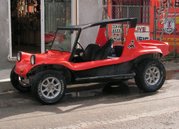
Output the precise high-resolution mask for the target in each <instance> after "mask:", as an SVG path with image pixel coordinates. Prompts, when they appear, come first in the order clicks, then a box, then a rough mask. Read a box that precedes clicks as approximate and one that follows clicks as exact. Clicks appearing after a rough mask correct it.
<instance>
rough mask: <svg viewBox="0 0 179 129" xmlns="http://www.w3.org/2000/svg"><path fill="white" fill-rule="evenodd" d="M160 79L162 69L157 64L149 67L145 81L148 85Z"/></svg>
mask: <svg viewBox="0 0 179 129" xmlns="http://www.w3.org/2000/svg"><path fill="white" fill-rule="evenodd" d="M159 80H160V70H159V68H158V67H156V66H152V67H149V68H148V69H147V70H146V72H145V81H146V83H147V84H148V85H150V86H153V85H155V84H157V83H158V81H159Z"/></svg>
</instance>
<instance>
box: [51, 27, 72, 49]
mask: <svg viewBox="0 0 179 129" xmlns="http://www.w3.org/2000/svg"><path fill="white" fill-rule="evenodd" d="M73 32H74V31H72V30H59V31H58V32H57V33H56V36H55V39H54V42H53V43H52V46H51V49H52V50H59V51H67V52H71V49H72V44H71V36H72V34H73Z"/></svg>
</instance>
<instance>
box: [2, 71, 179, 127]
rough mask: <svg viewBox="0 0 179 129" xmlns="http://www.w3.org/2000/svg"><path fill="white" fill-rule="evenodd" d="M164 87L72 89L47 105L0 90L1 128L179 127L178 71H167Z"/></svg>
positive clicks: (27, 95)
mask: <svg viewBox="0 0 179 129" xmlns="http://www.w3.org/2000/svg"><path fill="white" fill-rule="evenodd" d="M168 79H169V80H167V81H166V83H165V84H164V86H163V87H162V89H160V90H159V91H158V92H156V93H143V92H141V91H139V90H138V88H137V87H136V86H135V85H134V84H132V83H130V84H128V85H124V86H119V87H117V88H114V89H113V91H112V92H111V93H108V94H106V93H104V92H102V89H101V88H99V89H93V90H90V91H80V92H77V93H75V92H72V93H69V94H68V95H67V96H66V97H65V99H64V100H63V101H62V102H61V103H58V104H56V105H50V106H44V105H41V104H40V103H38V102H37V101H36V100H35V99H33V97H32V96H31V95H30V94H20V93H18V92H14V91H10V92H7V93H2V94H0V129H178V128H179V73H178V72H177V71H173V72H171V73H168Z"/></svg>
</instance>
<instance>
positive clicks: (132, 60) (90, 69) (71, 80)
mask: <svg viewBox="0 0 179 129" xmlns="http://www.w3.org/2000/svg"><path fill="white" fill-rule="evenodd" d="M127 24H128V26H127V28H128V29H127V31H125V32H124V31H121V29H119V28H118V27H119V26H124V25H127ZM136 24H137V19H136V18H126V19H125V18H124V19H115V20H104V21H101V22H97V23H93V24H87V25H81V26H70V27H58V28H57V30H56V33H55V35H59V34H63V35H64V38H63V40H59V38H56V37H58V36H55V38H54V40H53V43H52V47H51V49H50V50H47V51H46V52H45V53H42V54H31V53H25V52H19V53H18V54H17V62H16V65H15V67H14V68H13V69H12V72H11V83H12V85H13V86H14V87H15V88H16V89H17V90H19V91H21V92H27V91H30V90H31V92H32V93H33V94H34V95H35V96H36V97H37V98H38V100H39V101H40V102H42V103H44V104H53V103H56V102H58V101H60V100H61V99H62V98H63V97H64V95H65V92H66V86H67V85H68V84H77V83H87V82H103V81H106V82H112V81H116V80H121V81H123V80H128V79H132V78H135V81H136V84H137V86H138V87H139V88H140V89H142V90H143V91H145V92H154V91H157V90H158V89H160V88H161V87H162V85H163V84H164V81H165V77H166V71H165V68H164V66H163V64H162V63H161V61H160V59H161V58H162V57H163V56H166V55H167V54H168V53H169V52H168V43H165V42H160V41H154V40H147V41H137V40H136V37H135V35H134V32H135V27H136ZM113 25H114V26H118V27H117V28H118V29H113V31H115V32H124V33H126V36H122V37H123V38H121V41H122V43H120V44H119V43H118V40H120V39H118V40H116V37H115V38H114V35H113V36H112V34H111V33H113V32H111V31H112V29H109V28H112V27H114V26H113ZM90 28H97V29H98V31H94V30H93V32H94V33H96V34H97V36H96V40H95V42H93V43H92V42H91V43H88V44H86V47H85V48H84V42H83V43H81V42H80V41H81V40H80V35H81V33H83V31H86V30H88V29H90ZM114 28H115V27H114ZM59 31H60V32H59ZM71 34H76V38H75V40H74V43H73V46H72V47H71V40H68V39H69V38H70V37H71ZM91 35H93V33H91ZM84 37H85V36H84ZM87 38H88V36H87Z"/></svg>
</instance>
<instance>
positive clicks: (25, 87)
mask: <svg viewBox="0 0 179 129" xmlns="http://www.w3.org/2000/svg"><path fill="white" fill-rule="evenodd" d="M10 79H11V84H12V86H13V87H14V88H15V89H16V90H18V91H20V92H21V93H25V92H29V91H30V85H29V84H28V81H27V80H25V79H24V78H22V77H20V76H19V75H18V74H16V73H15V71H14V68H13V69H12V71H11V74H10Z"/></svg>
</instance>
